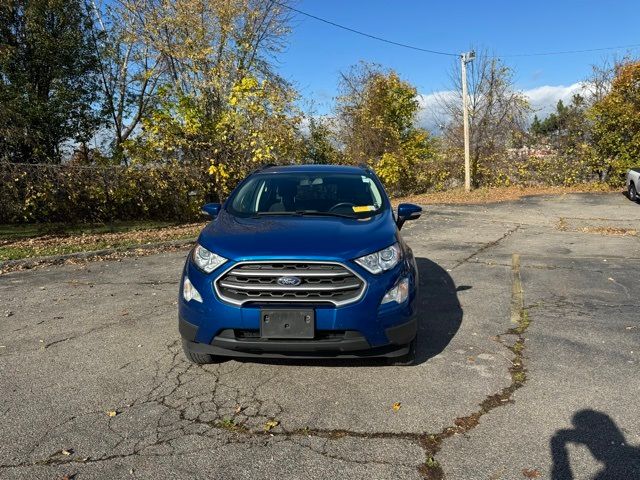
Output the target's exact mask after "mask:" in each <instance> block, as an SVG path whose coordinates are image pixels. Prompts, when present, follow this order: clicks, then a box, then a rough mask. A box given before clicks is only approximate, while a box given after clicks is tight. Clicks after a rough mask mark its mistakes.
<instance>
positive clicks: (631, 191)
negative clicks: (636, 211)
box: [629, 182, 638, 202]
mask: <svg viewBox="0 0 640 480" xmlns="http://www.w3.org/2000/svg"><path fill="white" fill-rule="evenodd" d="M629 200H631V201H632V202H637V201H638V192H637V191H636V186H635V185H634V184H633V182H629Z"/></svg>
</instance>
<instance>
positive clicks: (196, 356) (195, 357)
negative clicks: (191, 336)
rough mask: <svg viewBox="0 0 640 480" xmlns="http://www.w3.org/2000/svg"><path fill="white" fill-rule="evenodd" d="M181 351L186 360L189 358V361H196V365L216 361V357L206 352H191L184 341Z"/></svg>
mask: <svg viewBox="0 0 640 480" xmlns="http://www.w3.org/2000/svg"><path fill="white" fill-rule="evenodd" d="M182 351H183V352H184V356H185V357H187V360H189V361H190V362H191V363H197V364H198V365H206V364H208V363H216V357H214V356H213V355H210V354H208V353H198V352H192V351H191V350H189V349H188V348H187V346H186V345H185V344H184V343H183V344H182Z"/></svg>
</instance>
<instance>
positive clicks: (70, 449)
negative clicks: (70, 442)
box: [61, 448, 73, 456]
mask: <svg viewBox="0 0 640 480" xmlns="http://www.w3.org/2000/svg"><path fill="white" fill-rule="evenodd" d="M61 453H62V454H63V455H65V456H69V455H71V454H72V453H73V448H65V449H64V450H62V452H61Z"/></svg>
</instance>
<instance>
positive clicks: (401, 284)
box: [380, 277, 409, 304]
mask: <svg viewBox="0 0 640 480" xmlns="http://www.w3.org/2000/svg"><path fill="white" fill-rule="evenodd" d="M407 298H409V279H408V278H407V277H404V278H401V279H400V280H398V282H397V283H396V284H395V285H394V286H393V288H391V289H390V290H389V291H388V292H387V293H385V294H384V297H382V302H380V303H382V304H385V303H389V302H396V303H402V302H404V301H405V300H406V299H407Z"/></svg>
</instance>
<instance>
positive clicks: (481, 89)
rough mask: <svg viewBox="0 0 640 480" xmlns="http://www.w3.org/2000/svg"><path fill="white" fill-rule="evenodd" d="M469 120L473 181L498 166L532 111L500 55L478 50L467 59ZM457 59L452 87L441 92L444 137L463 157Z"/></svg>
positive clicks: (452, 72)
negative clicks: (471, 59) (469, 59)
mask: <svg viewBox="0 0 640 480" xmlns="http://www.w3.org/2000/svg"><path fill="white" fill-rule="evenodd" d="M467 72H468V83H469V126H470V132H471V133H470V153H471V178H472V181H473V183H474V185H475V186H479V185H480V183H482V181H483V178H484V177H485V176H489V175H490V173H491V172H492V171H494V170H496V169H497V168H498V167H499V163H500V162H503V161H505V160H506V158H507V148H509V147H510V146H511V145H512V144H513V143H514V142H515V141H516V139H517V138H518V137H520V136H522V134H523V132H524V131H525V125H526V123H527V116H528V113H529V111H530V109H529V103H528V101H527V99H526V97H525V96H524V94H523V93H522V92H520V91H518V90H517V89H516V88H515V86H514V81H513V70H512V69H511V68H510V67H509V66H507V65H505V64H504V63H502V61H501V60H499V59H497V58H495V57H491V56H489V55H487V54H486V53H480V54H478V55H477V56H476V59H475V60H474V61H473V62H472V63H471V64H470V65H469V67H468V69H467ZM460 77H461V76H460V62H459V61H456V62H455V63H454V66H453V68H452V70H451V73H450V82H451V89H450V91H449V92H447V94H443V95H441V96H440V98H439V103H440V106H441V108H442V111H443V112H444V115H445V119H444V121H443V122H441V123H443V124H444V125H445V128H444V132H443V133H444V141H445V144H446V147H447V149H448V150H450V151H451V152H453V154H454V155H455V156H456V157H457V158H458V159H460V161H462V158H463V148H464V136H463V124H462V117H463V115H462V114H463V111H462V81H461V78H460Z"/></svg>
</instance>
